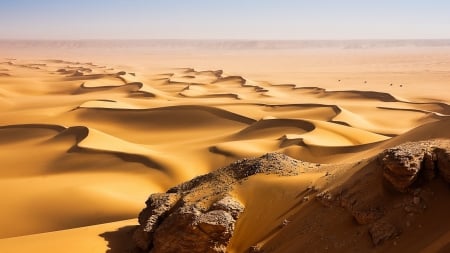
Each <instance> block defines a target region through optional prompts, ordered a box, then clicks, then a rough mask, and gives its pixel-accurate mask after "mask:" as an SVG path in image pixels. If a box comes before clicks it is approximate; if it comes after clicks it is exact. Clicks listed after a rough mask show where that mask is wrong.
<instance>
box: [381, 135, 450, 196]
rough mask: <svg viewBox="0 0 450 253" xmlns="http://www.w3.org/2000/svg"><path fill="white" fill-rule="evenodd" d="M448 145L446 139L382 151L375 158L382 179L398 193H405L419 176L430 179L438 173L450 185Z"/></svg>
mask: <svg viewBox="0 0 450 253" xmlns="http://www.w3.org/2000/svg"><path fill="white" fill-rule="evenodd" d="M449 143H450V142H449V141H448V140H439V141H422V142H408V143H404V144H402V145H399V146H397V147H394V148H390V149H387V150H385V151H384V152H382V153H381V154H380V156H379V157H378V158H379V161H380V163H381V166H382V168H383V176H384V178H385V179H386V181H388V182H389V183H390V184H391V185H392V186H393V187H394V188H395V189H396V190H398V191H400V192H406V191H407V190H408V188H409V187H410V186H411V185H413V183H414V182H415V181H416V180H417V179H418V178H419V177H422V179H423V180H431V179H433V178H434V177H435V176H436V174H439V175H440V176H442V178H444V180H446V181H447V182H450V153H449V152H450V145H449Z"/></svg>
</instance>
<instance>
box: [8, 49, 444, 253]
mask: <svg viewBox="0 0 450 253" xmlns="http://www.w3.org/2000/svg"><path fill="white" fill-rule="evenodd" d="M49 43H50V44H52V43H51V42H49ZM98 43H100V42H98ZM136 43H137V42H136ZM6 44H7V45H6V46H7V47H11V45H10V44H8V43H6ZM206 44H207V45H209V44H208V43H206ZM206 44H205V45H206ZM244 44H245V43H244ZM294 44H295V43H294ZM338 44H339V43H338ZM27 45H31V44H27ZM77 45H78V44H77ZM262 45H263V46H264V45H265V44H264V43H263V44H262ZM302 45H303V44H302ZM339 45H341V44H339ZM339 45H337V46H336V47H339V48H340V46H339ZM78 46H80V47H81V46H82V44H80V45H78ZM210 46H214V45H210ZM237 46H238V45H237V44H233V43H232V44H230V45H229V47H233V48H234V47H237ZM241 46H242V45H241ZM243 46H248V45H243ZM303 46H305V45H303ZM303 46H302V47H303ZM282 47H290V44H286V45H284V44H283V46H282ZM0 48H1V43H0ZM333 48H334V47H333ZM24 50H25V49H24ZM55 50H58V49H55ZM74 50H75V49H74ZM333 50H337V49H333ZM339 50H341V49H339ZM345 50H349V49H345ZM374 50H375V49H374ZM25 51H26V50H25ZM25 51H24V52H23V53H21V52H22V51H14V50H13V51H8V53H5V52H6V51H4V50H3V51H0V52H1V53H2V56H3V57H5V56H9V54H11V53H13V52H14V53H16V54H17V55H18V56H21V57H18V58H17V59H16V58H15V57H14V56H11V57H8V59H6V58H3V59H2V60H0V150H1V152H0V162H1V164H2V168H3V170H1V171H0V192H1V193H2V194H3V196H4V198H3V202H2V203H3V206H4V208H3V209H2V210H1V211H0V214H1V216H0V238H2V239H0V252H5V253H10V252H11V253H13V252H14V253H20V252H29V251H31V250H33V251H38V252H93V253H94V252H95V253H97V252H102V253H103V252H106V251H107V250H108V249H109V250H111V252H126V251H125V250H128V247H129V246H130V245H129V241H127V238H128V237H127V236H128V235H129V233H130V231H131V228H130V227H129V226H131V225H134V224H136V220H135V218H136V217H137V215H138V213H139V211H140V210H141V209H142V207H143V206H144V202H145V200H146V199H147V197H148V195H149V194H150V193H155V192H163V191H166V190H167V189H168V188H170V187H172V186H174V185H176V184H179V183H181V182H183V181H186V180H189V179H191V178H193V177H195V176H198V175H201V174H204V173H208V172H211V171H214V170H216V169H217V168H220V167H223V166H226V165H227V164H229V163H230V162H234V161H236V160H237V159H240V158H246V157H257V156H261V155H263V154H265V153H268V152H280V153H284V154H286V155H289V156H291V157H293V158H296V159H300V160H302V161H305V162H311V164H310V166H311V168H310V170H309V169H308V170H307V171H308V173H306V172H305V173H303V174H300V175H299V176H294V177H289V178H285V177H277V176H273V175H271V176H267V175H258V176H255V177H252V178H250V179H249V180H248V181H246V182H244V183H243V184H242V185H240V186H239V187H238V188H236V189H235V191H234V194H235V196H236V197H237V198H239V199H240V200H241V201H242V202H243V203H245V204H246V211H245V212H244V213H243V216H242V220H241V221H239V222H240V223H238V225H237V227H236V235H237V236H238V237H236V238H233V239H232V242H231V244H230V248H229V251H230V252H245V250H247V249H248V248H249V247H250V246H254V245H256V244H257V245H261V246H264V248H265V249H272V248H273V251H274V252H298V251H299V249H300V248H301V247H302V246H304V245H301V243H302V242H304V240H303V241H302V240H299V241H296V240H295V239H293V238H296V236H297V235H298V234H299V233H300V234H301V233H303V232H302V231H298V229H295V226H287V227H286V229H283V230H280V231H281V232H279V225H280V224H282V223H283V220H284V219H286V217H295V221H294V223H293V224H296V223H295V222H297V223H298V224H299V226H300V222H299V221H298V220H301V219H323V220H325V221H327V220H329V221H330V222H331V221H333V219H335V218H336V217H337V216H336V215H337V214H333V213H331V212H328V213H326V215H323V216H320V215H315V213H316V212H317V210H318V208H319V204H318V203H316V204H310V205H308V206H307V207H303V204H302V203H303V202H302V199H303V197H304V196H306V195H305V193H304V192H303V191H304V190H305V189H306V188H308V187H313V186H314V187H317V188H320V187H322V189H325V188H326V189H328V188H329V189H332V187H333V185H328V183H327V182H328V181H327V180H326V179H325V177H324V174H325V173H331V174H332V175H336V178H339V180H341V181H339V180H338V181H339V182H338V181H336V184H338V183H339V184H341V183H342V182H344V181H345V180H346V179H348V178H350V177H352V178H355V177H356V176H357V175H366V174H364V173H365V172H366V170H369V169H367V168H369V167H370V166H373V165H372V164H370V163H366V159H371V158H373V157H374V156H376V155H378V154H379V153H380V152H382V150H384V149H386V148H390V147H393V146H396V145H399V144H402V143H405V142H408V141H419V140H428V139H436V138H439V139H449V138H450V134H449V131H448V130H447V129H450V119H449V117H450V105H449V104H448V103H449V100H448V81H449V79H448V78H447V79H445V77H446V75H448V70H445V71H446V72H445V73H442V71H443V70H442V68H443V67H442V65H439V64H438V65H433V64H435V62H436V61H433V62H432V63H430V64H429V65H418V66H413V67H414V68H413V70H412V71H410V70H409V69H408V70H406V69H401V68H400V67H399V64H398V62H397V59H398V56H397V55H390V53H392V52H386V51H383V50H381V51H380V49H379V48H377V49H376V52H372V51H370V52H366V55H365V56H364V54H363V53H362V52H360V51H355V55H354V56H346V57H348V58H345V59H340V58H339V57H341V56H342V57H344V56H343V55H344V54H342V52H341V51H333V52H327V53H330V56H325V55H324V54H323V53H320V52H317V55H314V54H312V53H311V54H310V53H308V52H306V51H305V52H301V53H298V52H294V55H296V56H299V55H297V54H300V55H301V56H302V57H303V58H302V57H298V59H297V60H292V61H291V60H289V59H288V58H286V56H289V54H286V55H283V54H285V52H284V53H283V52H278V53H279V54H278V53H277V54H273V52H271V53H270V52H260V51H255V52H253V53H254V54H255V55H251V54H250V53H249V54H250V55H249V56H245V57H244V56H236V55H234V54H232V53H230V54H231V56H230V55H228V54H227V53H229V52H225V53H223V54H220V55H209V54H208V53H205V54H204V55H203V56H202V57H203V58H201V59H197V58H195V59H194V58H192V57H191V58H189V57H187V56H186V55H184V54H183V53H182V52H176V53H173V54H167V55H166V54H163V55H159V53H158V52H156V53H155V54H154V55H152V57H155V58H154V59H152V60H151V61H150V60H148V59H147V60H145V61H143V59H142V58H139V57H140V56H138V55H132V56H130V59H132V61H131V60H130V61H125V60H124V59H123V58H121V59H114V58H108V57H106V56H102V55H101V54H100V53H98V55H95V54H92V57H91V55H89V56H88V57H87V56H82V55H77V54H74V55H71V56H70V57H66V58H61V57H53V56H52V53H51V52H47V54H46V55H45V57H43V56H42V55H39V54H38V53H37V52H35V54H32V52H34V51H33V50H30V51H26V52H27V53H29V54H30V55H29V57H26V56H27V55H25ZM9 52H11V53H9ZM74 52H76V50H75V51H74ZM379 52H381V54H382V56H383V57H386V58H383V59H380V58H379V57H381V56H379V54H377V53H379ZM426 53H428V54H429V55H430V57H431V58H432V59H441V58H442V59H441V61H440V62H444V63H443V64H444V65H445V64H447V65H445V66H447V67H448V66H450V65H449V63H448V60H447V61H446V59H444V58H445V56H446V55H447V54H443V55H442V56H439V55H438V54H436V53H435V52H434V51H430V52H428V51H427V52H426ZM401 54H402V55H405V57H406V56H407V57H409V58H407V59H410V58H411V57H412V58H413V57H419V56H415V55H414V54H412V55H410V54H407V53H406V52H403V51H402V52H401ZM313 56H314V57H313ZM316 56H317V58H315V57H316ZM338 56H339V57H338ZM363 56H364V57H369V58H370V59H372V60H373V61H374V62H379V63H380V64H381V63H384V62H385V61H386V64H387V65H388V67H389V66H390V67H391V68H392V69H393V70H392V71H391V72H390V70H389V68H388V69H387V70H386V69H385V68H382V69H383V71H380V72H377V73H372V72H370V69H369V67H367V66H365V65H364V64H363V65H361V66H360V65H358V63H359V62H361V59H362V58H361V57H363ZM13 57H14V58H13ZM236 57H237V58H236ZM277 57H278V58H277ZM439 57H441V58H439ZM293 58H295V57H291V58H290V59H293ZM300 59H310V61H311V65H309V63H308V61H306V60H305V62H302V61H301V60H300ZM314 59H315V60H314ZM330 59H333V60H334V61H333V62H334V63H335V65H333V66H331V65H330V63H328V61H329V60H330ZM414 59H415V58H414ZM94 60H95V61H94ZM384 60H385V61H384ZM295 61H299V62H295ZM336 62H337V63H336ZM169 63H170V64H169ZM175 63H176V64H175ZM291 63H292V64H291ZM259 64H260V65H259ZM402 64H403V63H402ZM404 64H406V63H404ZM180 65H181V66H180ZM256 66H261V67H260V68H259V67H256ZM425 66H426V68H427V69H428V70H427V71H428V72H427V71H425ZM399 68H400V69H399ZM405 68H406V67H405ZM409 68H412V67H411V66H410V67H409ZM402 71H403V72H402ZM408 71H409V72H408ZM414 71H416V72H417V73H419V74H417V73H416V72H414ZM399 73H403V74H401V75H400V74H399ZM433 73H434V75H432V74H433ZM416 77H418V79H417V80H415V78H416ZM402 78H405V79H402ZM338 79H339V81H338ZM390 79H392V80H390ZM413 79H414V80H413ZM391 82H392V83H394V84H393V85H389V84H390V83H391ZM400 83H402V84H405V85H404V86H402V87H400V86H399V85H400ZM431 86H433V89H431V88H430V89H429V90H426V91H424V92H422V91H423V89H422V87H431ZM425 89H426V88H425ZM316 164H317V165H316ZM370 168H371V167H370ZM359 170H361V171H359ZM363 172H364V173H363ZM358 173H360V174H358ZM355 175H356V176H355ZM366 176H367V175H366ZM361 177H362V176H361ZM330 182H331V181H330ZM333 182H335V181H333ZM327 187H328V188H327ZM377 189H378V188H377ZM444 190H445V189H441V188H439V189H437V190H436V191H439V192H437V194H438V195H439V196H441V197H442V196H445V193H446V192H445V191H444ZM366 193H367V195H368V196H369V195H370V194H371V193H370V192H366ZM447 194H448V193H447ZM442 198H444V197H442ZM267 210H270V212H269V211H267ZM433 210H434V209H433ZM439 215H441V214H440V213H439ZM423 219H424V220H427V221H431V220H432V215H431V214H426V215H425V216H424V217H423ZM333 224H335V223H333ZM303 225H304V224H303ZM303 225H302V226H303ZM339 226H341V227H337V228H333V229H331V230H330V231H327V233H329V234H333V235H336V237H337V238H338V237H339V236H338V235H339V233H341V232H342V231H347V230H346V229H347V228H350V227H352V226H355V224H352V223H351V221H350V220H347V221H342V222H341V223H339ZM302 228H304V227H302ZM116 230H119V232H117V231H116ZM305 231H307V230H305ZM426 231H428V232H430V231H431V230H429V229H428V228H427V230H426ZM406 234H407V236H405V238H406V239H404V241H400V242H399V243H400V244H401V247H402V249H411V247H408V245H407V244H408V242H412V241H413V240H414V238H417V235H416V234H415V233H413V232H411V231H410V232H407V233H406ZM294 235H295V236H294ZM436 236H437V235H436ZM439 236H441V237H440V239H439V240H437V239H436V238H437V237H436V238H435V237H433V238H434V239H436V240H434V239H433V240H431V239H430V240H429V241H428V243H429V245H428V247H429V249H430V251H432V249H441V248H443V247H444V246H445V245H446V244H448V240H447V237H445V233H440V234H439ZM73 238H77V239H76V241H77V242H76V243H75V240H74V239H73ZM308 238H310V240H311V244H308V245H309V246H308V247H310V248H308V249H312V248H314V247H318V248H317V251H318V252H325V251H326V250H325V249H322V248H319V247H320V238H316V237H314V236H310V237H308ZM358 238H359V237H358ZM361 238H362V237H361ZM411 238H413V239H411ZM408 240H409V241H408ZM357 244H358V245H359V246H361V245H366V244H367V245H368V247H369V246H370V243H368V242H367V241H361V242H358V243H357ZM400 244H399V245H400ZM424 244H425V243H424ZM277 245H281V246H277ZM311 245H312V246H311ZM442 245H443V246H442ZM347 246H348V245H347ZM359 246H358V247H359ZM425 246H426V245H422V244H421V247H422V248H425ZM361 247H362V246H361ZM383 247H384V248H382V249H383V250H385V249H387V247H386V246H383ZM368 249H369V251H370V250H372V251H373V252H376V250H377V249H374V248H368ZM342 252H344V251H342Z"/></svg>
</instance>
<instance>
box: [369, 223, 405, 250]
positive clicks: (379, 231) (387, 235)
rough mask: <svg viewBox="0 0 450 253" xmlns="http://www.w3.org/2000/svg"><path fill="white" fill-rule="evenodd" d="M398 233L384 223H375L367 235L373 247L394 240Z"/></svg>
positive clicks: (395, 229) (393, 227)
mask: <svg viewBox="0 0 450 253" xmlns="http://www.w3.org/2000/svg"><path fill="white" fill-rule="evenodd" d="M398 233H399V231H398V230H397V228H395V226H394V225H392V224H390V223H388V222H385V221H377V222H375V223H374V224H373V225H372V226H371V227H370V228H369V234H370V236H371V237H372V242H373V244H374V245H375V246H377V245H379V244H381V243H383V242H384V241H386V240H389V239H392V238H394V237H395V236H397V235H398Z"/></svg>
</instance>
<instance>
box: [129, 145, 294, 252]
mask: <svg viewBox="0 0 450 253" xmlns="http://www.w3.org/2000/svg"><path fill="white" fill-rule="evenodd" d="M299 164H300V162H299V161H297V160H295V159H292V158H290V157H288V156H285V155H282V154H277V153H273V154H267V155H264V156H262V157H260V158H256V159H243V160H239V161H237V162H235V163H232V164H230V165H229V166H227V167H224V168H222V169H219V170H217V171H214V172H212V173H209V174H206V175H203V176H199V177H196V178H194V179H192V180H191V181H188V182H185V183H183V184H180V185H178V186H176V187H174V188H172V189H170V190H168V191H167V192H166V193H156V194H152V195H151V196H150V197H149V199H148V200H147V202H146V205H147V207H146V208H145V209H144V210H142V212H141V213H140V214H139V224H140V226H139V227H138V228H137V229H136V230H135V232H134V235H133V237H134V241H135V243H136V245H137V246H138V247H139V248H140V249H141V250H143V251H144V252H150V251H151V252H152V253H158V252H193V253H195V252H199V253H200V252H202V253H205V252H211V253H215V252H226V248H227V245H228V242H229V241H230V239H231V237H232V235H233V232H234V226H235V223H236V221H237V219H238V218H239V215H240V214H241V213H242V212H243V211H244V205H243V204H242V203H240V202H239V201H238V200H236V199H234V198H233V197H232V196H230V195H229V191H230V190H231V189H232V187H233V185H234V184H236V183H238V182H240V181H241V180H243V179H245V178H247V177H249V176H251V175H255V174H258V173H263V174H276V175H281V176H290V175H297V174H298V173H299V169H300V166H299Z"/></svg>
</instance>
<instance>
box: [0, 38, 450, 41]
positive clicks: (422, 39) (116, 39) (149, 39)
mask: <svg viewBox="0 0 450 253" xmlns="http://www.w3.org/2000/svg"><path fill="white" fill-rule="evenodd" d="M0 41H261V42H296V41H297V42H301V41H330V42H333V41H336V42H346V41H348V42H350V41H355V42H358V41H360V42H364V41H450V38H410V39H394V38H380V39H377V38H373V39H363V38H358V39H345V38H343V39H326V38H324V39H314V38H312V39H251V38H223V39H222V38H204V39H203V38H198V39H196V38H146V39H144V38H129V39H127V38H105V39H102V38H80V39H75V38H74V39H64V38H52V39H45V38H0Z"/></svg>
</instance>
